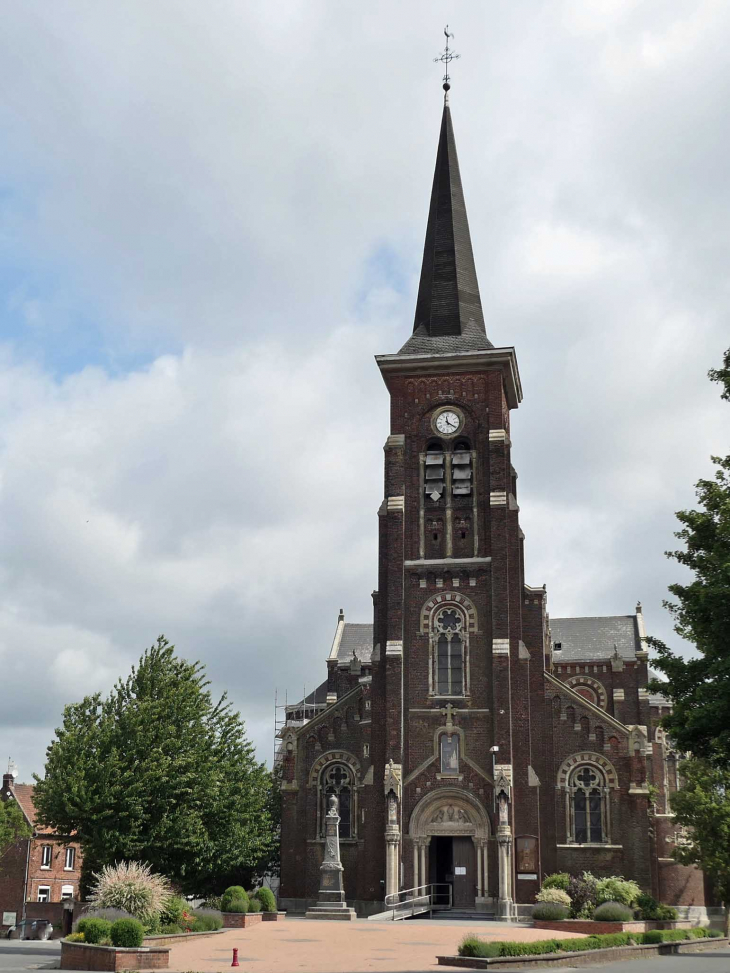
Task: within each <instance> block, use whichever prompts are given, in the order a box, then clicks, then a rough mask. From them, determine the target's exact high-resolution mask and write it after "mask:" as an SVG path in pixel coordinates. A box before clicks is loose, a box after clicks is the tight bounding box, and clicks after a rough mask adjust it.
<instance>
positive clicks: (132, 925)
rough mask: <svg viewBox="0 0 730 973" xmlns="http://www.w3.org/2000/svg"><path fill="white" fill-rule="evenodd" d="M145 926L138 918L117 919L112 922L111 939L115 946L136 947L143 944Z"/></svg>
mask: <svg viewBox="0 0 730 973" xmlns="http://www.w3.org/2000/svg"><path fill="white" fill-rule="evenodd" d="M143 939H144V928H143V927H142V923H141V922H139V920H137V919H117V921H116V922H115V923H112V928H111V941H112V945H113V946H126V948H127V949H134V948H135V947H138V946H141V945H142V940H143Z"/></svg>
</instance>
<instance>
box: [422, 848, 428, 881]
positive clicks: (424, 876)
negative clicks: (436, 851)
mask: <svg viewBox="0 0 730 973" xmlns="http://www.w3.org/2000/svg"><path fill="white" fill-rule="evenodd" d="M427 848H428V842H427V841H426V840H423V839H422V840H421V888H422V890H423V894H424V895H425V894H426V886H427V885H428V869H427V868H426V849H427Z"/></svg>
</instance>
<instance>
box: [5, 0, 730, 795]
mask: <svg viewBox="0 0 730 973" xmlns="http://www.w3.org/2000/svg"><path fill="white" fill-rule="evenodd" d="M444 19H448V20H449V23H450V25H451V27H452V28H453V29H454V31H455V33H456V38H455V44H456V48H457V49H458V50H459V51H460V52H461V54H462V60H461V61H459V62H458V65H456V66H455V69H454V87H453V90H452V98H451V101H452V111H453V117H454V124H455V129H456V137H457V143H458V147H459V156H460V163H461V171H462V178H463V182H464V188H465V193H466V199H467V206H468V210H469V218H470V225H471V230H472V237H473V242H474V248H475V253H476V258H477V268H478V273H479V278H480V284H481V292H482V300H483V304H484V306H485V317H486V320H487V327H488V331H489V333H490V336H491V338H492V340H493V341H494V342H495V343H496V344H514V345H515V346H516V347H517V353H518V358H519V362H520V368H521V371H522V380H523V386H524V389H525V401H524V403H523V405H522V406H521V407H520V409H519V410H518V412H517V413H516V414H515V416H514V418H513V427H512V435H513V442H514V449H513V461H514V463H515V466H516V467H517V469H518V471H519V474H520V478H519V500H520V505H521V519H522V523H523V526H524V529H525V532H526V534H527V543H526V557H527V580H528V582H529V583H531V584H542V583H547V585H548V594H549V603H550V608H551V612H552V613H553V614H554V615H555V616H559V615H565V614H609V613H628V612H630V611H632V610H633V607H634V604H635V602H636V600H637V599H641V600H642V602H643V603H644V610H645V613H646V618H647V623H648V626H649V628H650V630H651V631H653V632H656V633H658V634H660V635H663V636H665V637H667V638H669V639H672V640H674V638H675V637H674V636H673V635H672V633H671V622H670V619H669V618H668V616H667V615H666V613H665V612H664V611H663V610H662V608H661V600H662V598H663V597H664V595H665V593H666V586H667V584H668V583H671V582H672V581H673V580H676V579H678V578H679V577H681V576H682V575H681V571H680V569H679V567H678V566H677V565H675V564H673V563H672V562H669V561H667V560H666V559H665V558H664V555H663V551H664V550H665V549H667V548H670V547H672V546H673V544H674V541H673V538H672V531H673V530H674V529H675V525H676V522H675V520H674V516H673V512H674V511H675V510H676V509H679V508H681V507H686V506H689V505H691V504H692V503H693V499H694V498H693V487H692V484H693V483H694V481H696V480H697V479H698V478H699V477H700V476H703V475H707V474H708V473H709V472H710V470H711V466H710V462H709V456H710V454H711V453H724V452H727V434H726V426H727V416H726V412H725V411H724V408H726V407H723V405H722V404H721V403H720V401H719V397H718V395H717V390H716V389H715V388H713V387H712V386H711V385H710V383H709V382H708V381H707V378H706V372H707V369H708V368H709V367H712V366H713V365H715V366H716V365H717V364H718V362H719V360H720V356H721V353H722V351H723V348H724V346H725V344H727V312H726V307H727V299H728V294H727V283H726V277H727V275H726V263H727V252H728V242H729V241H728V229H727V228H728V226H730V193H729V190H728V184H727V178H726V173H725V168H726V167H725V159H726V158H727V156H728V150H729V149H730V145H728V138H729V137H728V133H727V126H726V125H725V123H724V117H725V112H726V104H727V94H728V88H730V67H728V65H727V63H726V57H725V50H726V47H727V44H726V40H727V37H728V33H729V32H730V10H728V9H727V7H726V5H724V4H720V3H711V2H704V3H701V4H698V3H696V0H695V2H691V0H670V2H667V3H665V4H663V5H661V9H658V8H652V9H649V8H648V7H647V6H645V5H644V6H641V5H639V6H637V5H636V4H631V3H619V2H613V3H605V2H595V3H585V2H581V3H576V2H574V0H564V2H561V3H555V4H552V5H545V4H541V3H538V2H537V0H518V2H516V3H502V2H495V3H490V4H483V3H479V2H478V0H472V2H462V3H459V4H458V5H457V4H453V3H447V4H446V6H444V5H443V3H437V2H435V0H429V2H419V3H417V4H416V2H415V0H409V2H404V3H402V4H399V5H397V6H394V5H392V4H387V5H386V4H385V3H384V2H381V0H376V2H373V3H370V4H368V5H367V7H363V6H362V5H360V6H358V5H355V4H351V3H343V4H336V5H332V4H328V3H322V2H307V3H305V2H303V0H287V2H284V3H280V4H277V5H274V6H272V5H271V4H266V5H265V4H263V3H261V4H256V3H254V4H246V5H241V4H238V3H234V2H232V0H221V2H220V3H218V4H216V5H214V6H212V7H211V6H210V5H200V4H196V3H193V2H192V0H174V2H173V0H158V2H156V3H155V4H153V5H151V4H144V3H130V4H127V5H125V6H124V7H120V6H119V5H118V4H114V3H112V2H107V0H102V2H98V0H96V2H93V3H91V2H88V0H68V2H67V3H65V4H63V5H52V6H49V5H48V4H45V3H42V2H40V0H29V2H27V3H25V4H23V6H22V8H14V9H13V11H12V16H9V17H7V18H6V19H5V22H4V31H3V36H2V37H0V91H2V95H0V138H2V142H3V146H4V151H3V155H2V158H0V287H1V288H2V290H1V293H2V299H0V329H1V332H2V338H3V342H4V343H3V345H2V350H1V351H0V581H1V582H2V591H3V594H2V598H0V666H2V669H1V670H0V671H2V672H3V700H4V708H3V713H2V714H1V715H0V728H1V736H2V740H3V742H4V744H5V749H6V751H7V752H8V753H12V754H13V756H14V757H15V759H16V760H17V761H18V762H19V763H20V765H21V772H22V774H23V776H25V777H26V778H27V777H29V775H30V772H31V771H32V770H40V769H41V767H42V756H43V749H44V747H45V746H46V745H47V743H48V741H49V740H50V738H51V734H52V730H53V727H54V726H55V725H57V724H58V723H59V721H60V715H61V710H62V706H63V703H64V702H67V701H70V700H73V699H77V698H79V697H80V696H81V695H83V694H84V693H87V692H92V691H95V690H101V691H107V690H108V688H109V687H110V685H111V684H112V683H113V681H114V679H115V677H116V676H117V675H118V674H122V673H124V672H125V671H126V670H127V669H128V667H129V665H131V663H132V662H133V661H134V660H135V658H136V657H137V656H138V655H139V654H140V652H141V650H142V649H143V647H144V646H145V645H148V644H151V643H152V641H153V640H154V638H155V637H156V636H157V634H158V633H159V632H164V633H165V634H166V635H167V636H168V637H169V638H170V639H171V640H172V641H174V642H175V643H176V644H177V645H178V647H179V649H180V651H181V652H182V653H183V654H185V655H187V656H189V657H195V658H198V657H199V658H201V659H203V661H205V662H206V663H207V664H208V666H209V669H210V672H211V675H212V676H213V680H214V685H215V688H216V690H217V691H223V690H224V689H226V690H228V691H229V693H230V695H231V698H232V699H233V701H234V703H235V704H236V705H237V706H239V707H240V708H241V710H242V712H243V714H244V716H245V717H246V719H247V720H248V725H249V729H250V732H251V734H252V737H253V739H254V740H255V742H256V744H257V746H258V749H259V753H260V755H261V757H262V758H264V757H269V756H270V752H271V746H272V745H273V740H272V730H273V727H272V721H273V692H274V689H275V687H278V688H279V689H280V690H282V691H283V690H284V689H288V690H289V692H290V698H292V697H293V696H294V695H296V694H297V693H299V692H300V691H301V688H302V687H303V686H304V685H306V686H307V687H308V688H312V687H313V686H314V685H316V684H317V683H318V682H319V681H321V679H322V678H323V676H324V658H325V654H326V652H327V650H328V648H329V643H330V640H331V637H332V633H333V630H334V626H335V621H336V615H337V611H338V609H339V608H340V607H344V608H345V611H346V614H347V617H348V618H350V619H352V620H369V618H370V616H371V610H372V608H371V599H370V593H371V591H372V589H373V588H374V587H375V585H376V583H377V582H376V579H377V571H376V569H377V561H376V557H377V551H376V511H377V507H378V505H379V503H380V500H381V495H382V443H383V441H384V439H385V437H386V435H387V433H388V403H387V394H386V391H385V389H384V387H383V385H382V381H381V379H380V377H379V375H378V373H377V369H376V368H375V366H374V364H373V361H372V356H373V354H375V353H381V352H389V351H394V350H396V349H397V348H398V347H400V345H401V344H402V343H403V340H404V339H405V337H406V336H407V335H408V333H409V331H410V328H411V325H412V315H413V308H414V304H415V291H416V286H417V277H418V270H419V265H420V255H421V247H422V243H423V232H424V227H425V219H426V212H427V206H428V198H429V192H430V184H431V177H432V171H433V162H434V158H435V151H436V137H437V130H438V120H439V112H440V104H439V101H440V88H439V80H438V78H439V70H440V69H439V67H438V66H436V65H434V64H432V63H431V60H430V59H431V58H432V57H433V56H435V54H436V53H437V52H438V49H439V46H440V43H441V35H440V30H441V28H442V25H443V21H444Z"/></svg>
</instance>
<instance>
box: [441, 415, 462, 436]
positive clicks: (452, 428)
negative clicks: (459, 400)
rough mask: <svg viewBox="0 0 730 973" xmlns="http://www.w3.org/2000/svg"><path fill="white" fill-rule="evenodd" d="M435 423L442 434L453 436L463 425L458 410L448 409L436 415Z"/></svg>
mask: <svg viewBox="0 0 730 973" xmlns="http://www.w3.org/2000/svg"><path fill="white" fill-rule="evenodd" d="M435 425H436V428H437V429H438V431H439V432H440V433H441V434H442V435H444V436H451V435H453V434H454V433H455V432H456V431H457V429H458V428H459V426H460V425H461V419H460V418H459V416H458V414H457V413H456V412H451V411H450V410H447V411H446V412H439V414H438V416H436V423H435Z"/></svg>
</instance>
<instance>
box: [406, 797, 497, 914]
mask: <svg viewBox="0 0 730 973" xmlns="http://www.w3.org/2000/svg"><path fill="white" fill-rule="evenodd" d="M408 834H409V837H410V839H411V843H412V846H413V887H414V888H420V887H425V886H426V885H428V884H430V883H431V882H433V881H435V880H436V879H435V877H434V876H431V875H430V871H432V869H430V868H429V858H431V859H433V855H430V854H429V853H430V848H431V844H432V842H434V845H436V844H437V843H438V844H440V845H443V844H444V839H453V840H452V849H453V850H452V855H454V856H455V857H454V861H456V860H457V859H458V860H459V861H460V862H461V861H462V859H461V857H460V856H464V852H465V851H467V852H468V851H469V843H470V842H471V843H472V844H473V849H474V850H473V858H474V868H473V874H470V872H472V868H471V867H470V865H469V861H470V856H469V855H468V854H467V855H466V857H464V860H463V863H462V864H459V865H457V866H456V867H458V868H459V869H462V868H463V869H465V874H464V875H463V885H464V888H467V887H468V891H467V893H466V898H467V900H468V902H469V904H470V905H471V907H472V908H473V907H474V905H473V904H472V903H474V904H475V905H476V907H477V909H479V908H482V909H486V902H487V888H488V885H487V880H488V847H487V843H488V841H489V838H490V835H491V825H490V822H489V815H488V814H487V812H486V810H485V808H484V806H483V805H482V804H481V802H480V801H478V800H477V798H476V797H474V795H473V794H470V793H469V792H468V791H463V790H458V789H457V788H455V787H440V788H438V790H435V791H433V792H432V793H430V794H426V795H425V796H424V797H423V798H421V800H420V801H419V802H418V804H417V805H416V806H415V808H414V809H413V811H412V812H411V816H410V822H409V827H408ZM454 871H455V872H456V868H455V869H454ZM461 879H462V876H461V875H459V874H454V883H455V884H454V895H455V897H457V898H458V897H459V894H460V882H461Z"/></svg>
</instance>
